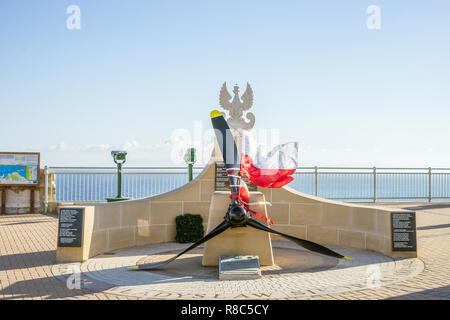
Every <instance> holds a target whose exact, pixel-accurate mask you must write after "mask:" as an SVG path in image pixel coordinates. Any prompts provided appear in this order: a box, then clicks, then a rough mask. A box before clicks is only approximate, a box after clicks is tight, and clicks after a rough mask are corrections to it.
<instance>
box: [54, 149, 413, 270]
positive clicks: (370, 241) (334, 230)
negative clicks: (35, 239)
mask: <svg viewBox="0 0 450 320" xmlns="http://www.w3.org/2000/svg"><path fill="white" fill-rule="evenodd" d="M214 171H215V158H213V159H212V160H211V162H210V163H209V164H208V165H207V166H206V167H205V169H204V170H203V171H202V173H200V174H199V176H198V177H197V178H196V179H195V180H193V181H192V182H190V183H188V184H186V185H184V186H182V187H180V188H178V189H175V190H173V191H171V192H167V193H163V194H160V195H155V196H152V197H149V198H144V199H140V200H129V201H122V202H115V203H108V204H97V205H91V206H85V207H86V208H89V210H86V212H87V213H86V214H89V215H92V217H90V218H86V219H85V224H86V225H85V227H84V230H85V232H88V234H85V236H84V238H83V239H84V244H83V247H84V248H83V250H75V249H74V248H60V247H58V250H57V260H58V261H80V260H86V259H88V258H89V257H92V256H95V255H97V254H99V253H104V252H108V251H111V250H114V249H119V248H125V247H132V246H139V245H145V244H150V243H163V242H171V241H174V238H175V217H176V216H177V215H179V214H182V213H192V214H200V215H201V216H202V217H203V223H204V228H205V230H206V228H207V223H208V215H209V207H210V201H211V196H212V194H213V192H214V178H215V172H214ZM259 191H261V192H263V193H264V195H265V198H266V200H267V201H269V202H270V203H271V204H272V205H271V206H268V207H267V210H268V216H269V218H271V219H272V220H273V221H274V222H275V225H274V226H273V227H274V228H275V229H277V230H280V231H282V232H286V233H289V234H291V235H294V236H297V237H300V238H304V239H308V240H311V241H314V242H318V243H322V244H331V245H343V246H350V247H356V248H362V249H367V250H373V251H376V252H379V253H382V254H384V255H387V256H391V257H394V256H409V257H415V256H417V252H392V249H391V218H390V215H391V212H396V213H397V212H400V213H401V212H408V213H410V211H406V210H401V209H392V210H391V209H389V208H386V207H368V206H362V205H355V204H349V203H343V202H337V201H331V200H327V199H322V198H318V197H314V196H310V195H307V194H304V193H301V192H298V191H296V190H294V189H292V188H289V187H283V188H280V189H265V188H259ZM225 209H226V208H224V210H225ZM272 239H274V240H284V239H282V238H280V237H278V236H276V235H272Z"/></svg>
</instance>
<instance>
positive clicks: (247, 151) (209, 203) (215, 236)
mask: <svg viewBox="0 0 450 320" xmlns="http://www.w3.org/2000/svg"><path fill="white" fill-rule="evenodd" d="M233 93H234V97H232V96H231V95H230V94H229V93H228V90H227V87H226V83H224V84H223V85H222V89H221V90H220V98H219V101H220V105H221V106H222V108H223V110H224V111H227V112H229V117H228V119H226V118H225V117H226V116H227V115H226V114H222V113H221V112H219V111H217V110H215V111H213V112H212V113H211V122H212V124H213V127H214V128H216V129H217V130H216V134H217V138H218V139H217V144H216V145H217V148H216V150H215V152H214V153H213V155H212V158H211V160H210V161H209V163H208V164H207V165H206V166H205V168H204V170H203V171H202V172H200V173H199V174H198V175H197V176H196V177H195V178H194V179H193V180H192V181H190V182H188V183H187V184H185V185H183V186H181V187H179V188H177V189H175V190H172V191H169V192H165V193H161V194H157V195H153V196H150V197H147V198H143V199H135V200H129V201H117V202H110V203H98V204H91V205H78V206H64V207H60V213H61V211H62V213H63V214H60V218H64V219H63V220H62V219H60V232H59V233H58V247H57V261H59V262H69V261H85V260H87V259H89V258H91V257H94V256H97V255H99V254H102V253H107V252H111V251H114V250H117V249H125V248H131V247H136V246H143V245H150V244H151V245H156V246H157V245H158V244H163V243H169V242H173V241H174V239H175V217H176V216H178V215H180V214H183V213H194V214H199V215H201V216H202V218H203V221H204V227H206V228H207V235H206V237H205V238H203V239H201V240H200V241H199V242H196V243H194V244H192V245H191V246H189V247H188V248H186V249H185V250H184V251H182V250H183V249H181V250H180V251H182V252H180V253H178V254H177V255H174V256H173V257H172V258H171V259H169V260H165V259H166V258H162V259H159V260H158V259H155V260H153V259H152V258H151V256H149V259H150V260H146V261H145V262H144V261H143V263H144V264H140V262H139V261H136V262H135V263H136V264H137V265H136V266H134V268H135V269H137V270H141V269H142V270H145V269H146V268H147V267H148V268H149V269H150V270H154V269H155V268H162V267H164V266H165V265H166V264H167V263H169V262H171V261H173V260H175V259H176V258H177V257H179V256H180V255H182V254H183V253H185V252H187V251H189V250H191V249H193V248H194V247H197V246H199V245H200V244H201V243H205V249H204V251H203V260H202V262H201V264H203V265H204V266H211V265H218V263H219V259H220V257H221V256H247V257H255V256H257V257H258V259H259V264H260V265H261V266H270V265H272V264H276V261H274V258H273V253H272V240H277V241H280V240H288V241H293V242H294V243H296V244H299V245H300V246H303V247H305V248H307V249H308V250H311V251H315V252H319V253H320V254H328V255H331V256H333V257H336V258H344V256H343V255H341V254H340V253H339V248H337V249H335V250H336V251H333V250H330V249H328V248H327V246H328V245H332V246H344V247H353V248H358V249H362V250H368V251H375V252H378V253H381V254H383V255H385V256H388V257H395V258H397V257H416V256H417V250H418V248H417V243H416V227H415V213H414V212H413V211H409V210H402V209H398V208H387V207H373V206H372V207H368V206H364V205H358V204H351V203H344V202H339V201H333V200H328V199H323V198H320V197H316V196H312V195H308V194H304V193H302V192H299V191H297V190H294V189H292V188H290V187H288V186H286V185H285V184H286V182H289V181H290V180H289V179H291V178H292V177H291V176H290V174H292V173H293V172H294V171H295V167H294V166H293V165H294V163H292V162H291V163H288V164H286V166H284V167H283V168H281V167H280V168H277V170H275V171H272V173H273V174H272V175H264V174H261V172H262V171H264V170H265V168H266V167H264V165H266V164H267V163H269V162H270V161H269V162H267V161H266V160H270V158H269V157H266V158H264V157H263V158H261V159H259V158H258V160H257V161H252V155H253V153H252V152H253V151H252V150H253V149H252V146H253V145H252V144H251V143H250V142H249V141H250V140H246V139H247V136H248V135H247V133H248V130H249V129H251V128H252V127H253V125H254V123H255V116H254V115H253V114H252V113H250V112H248V110H249V109H250V108H251V106H252V105H253V90H252V88H251V87H250V85H249V84H247V88H246V90H245V92H244V93H243V94H242V96H239V87H238V86H235V87H234V90H233ZM245 112H247V113H246V114H245ZM224 116H225V117H224ZM244 118H246V120H245V119H244ZM228 129H229V130H228ZM233 135H234V137H233ZM287 145H288V147H290V148H291V149H292V150H294V149H295V146H294V145H293V144H287ZM283 151H286V152H287V151H288V150H285V149H283V148H279V149H277V150H276V152H278V154H280V152H283ZM241 153H242V154H243V155H244V157H243V160H242V161H241V158H240V157H238V155H241ZM288 158H289V157H286V159H288ZM254 159H256V158H253V160H254ZM265 161H266V162H267V163H265ZM295 164H296V163H295ZM272 169H273V168H272ZM292 170H293V171H292ZM244 176H245V179H243V178H244ZM267 177H271V178H270V179H266V178H267ZM243 182H246V183H245V185H247V183H248V187H249V188H248V189H249V190H248V192H247V193H246V192H245V191H246V190H245V188H243V187H242V186H243V185H244V184H243ZM229 189H231V192H230V191H229ZM230 196H231V199H230ZM267 202H270V203H271V205H270V206H268V205H266V204H267ZM71 209H79V210H71ZM81 209H82V210H81ZM272 219H273V221H272ZM170 255H171V256H172V253H170ZM226 259H228V261H229V262H230V261H231V262H234V261H235V260H234V259H232V258H229V257H228V258H226ZM230 259H231V260H230ZM333 259H335V258H333ZM163 260H165V261H163ZM248 260H249V261H250V260H253V258H252V259H248ZM153 261H154V262H159V263H156V264H155V263H153ZM148 262H150V264H147V263H148ZM179 263H183V261H180V262H179ZM133 264H134V263H133ZM201 264H200V263H199V268H201ZM222 270H228V269H227V268H226V267H225V269H224V268H222Z"/></svg>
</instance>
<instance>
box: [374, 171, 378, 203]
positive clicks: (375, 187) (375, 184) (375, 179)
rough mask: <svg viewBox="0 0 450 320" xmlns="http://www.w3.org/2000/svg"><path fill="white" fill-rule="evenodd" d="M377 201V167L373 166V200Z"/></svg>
mask: <svg viewBox="0 0 450 320" xmlns="http://www.w3.org/2000/svg"><path fill="white" fill-rule="evenodd" d="M376 201H377V168H376V167H373V202H376Z"/></svg>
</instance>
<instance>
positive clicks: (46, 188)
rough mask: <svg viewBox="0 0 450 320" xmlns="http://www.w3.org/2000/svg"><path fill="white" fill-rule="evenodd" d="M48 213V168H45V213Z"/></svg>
mask: <svg viewBox="0 0 450 320" xmlns="http://www.w3.org/2000/svg"><path fill="white" fill-rule="evenodd" d="M47 211H48V167H47V166H45V167H44V213H47Z"/></svg>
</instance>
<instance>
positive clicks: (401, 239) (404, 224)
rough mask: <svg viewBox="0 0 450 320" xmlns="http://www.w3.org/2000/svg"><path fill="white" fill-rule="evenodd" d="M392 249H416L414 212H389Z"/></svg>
mask: <svg viewBox="0 0 450 320" xmlns="http://www.w3.org/2000/svg"><path fill="white" fill-rule="evenodd" d="M391 218H392V220H391V222H392V251H417V242H416V213H415V212H411V213H395V212H392V213H391Z"/></svg>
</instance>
